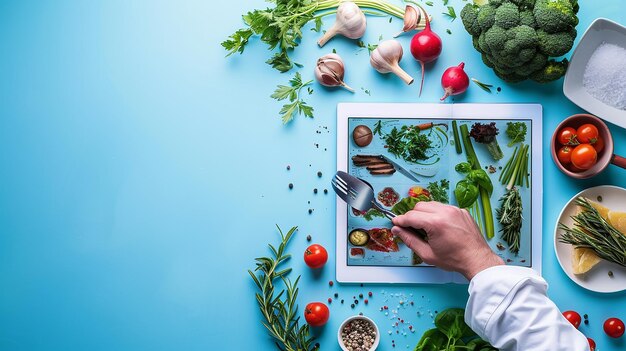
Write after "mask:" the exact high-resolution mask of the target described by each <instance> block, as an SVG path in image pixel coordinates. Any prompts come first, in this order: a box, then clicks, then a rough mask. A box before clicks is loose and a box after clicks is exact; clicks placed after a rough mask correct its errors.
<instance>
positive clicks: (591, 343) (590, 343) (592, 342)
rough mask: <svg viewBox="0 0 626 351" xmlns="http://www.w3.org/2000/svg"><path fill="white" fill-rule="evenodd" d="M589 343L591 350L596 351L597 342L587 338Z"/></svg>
mask: <svg viewBox="0 0 626 351" xmlns="http://www.w3.org/2000/svg"><path fill="white" fill-rule="evenodd" d="M587 341H589V349H591V351H596V342H595V341H593V339H592V338H587Z"/></svg>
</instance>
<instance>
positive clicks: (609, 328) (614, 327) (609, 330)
mask: <svg viewBox="0 0 626 351" xmlns="http://www.w3.org/2000/svg"><path fill="white" fill-rule="evenodd" d="M604 332H605V333H606V335H608V336H610V337H612V338H619V337H620V336H622V335H624V322H622V321H621V320H620V319H619V318H609V319H607V320H606V321H604Z"/></svg>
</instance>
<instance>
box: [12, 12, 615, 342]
mask: <svg viewBox="0 0 626 351" xmlns="http://www.w3.org/2000/svg"><path fill="white" fill-rule="evenodd" d="M394 2H395V3H397V4H399V2H398V1H394ZM434 2H435V5H436V6H435V7H434V8H431V10H432V11H431V12H432V14H433V15H434V17H435V21H434V23H433V28H434V30H435V31H437V32H438V33H439V34H440V36H441V37H442V38H443V39H444V51H443V54H442V56H441V57H440V58H439V60H437V62H436V63H435V64H434V65H431V66H430V67H428V72H427V76H426V82H425V87H424V94H423V95H422V97H421V99H418V98H417V90H418V87H417V85H416V84H414V85H412V86H408V87H407V86H405V85H404V84H403V83H402V82H401V81H400V80H399V79H397V78H395V77H392V76H381V75H380V74H378V73H377V72H375V71H374V70H372V69H371V68H370V66H369V64H368V63H367V61H368V54H367V50H364V49H359V48H357V47H356V46H355V45H354V43H353V42H351V41H349V40H345V39H339V38H338V39H333V40H332V41H331V42H329V43H328V44H327V46H326V47H324V48H323V49H319V48H318V47H317V45H316V44H315V41H316V38H317V34H316V33H313V32H310V31H309V30H308V29H305V37H304V40H303V43H302V45H301V46H300V47H299V48H298V50H297V52H296V53H295V54H294V58H295V59H296V61H298V62H301V63H302V64H304V66H305V67H304V69H303V70H302V74H303V76H304V78H305V79H312V78H313V75H312V72H311V71H312V66H313V63H314V61H315V59H316V58H317V57H318V56H321V55H322V54H325V53H327V52H330V51H331V49H332V48H336V49H337V51H338V53H339V54H340V55H342V56H343V58H344V60H345V61H346V66H347V73H346V81H347V82H348V84H350V85H352V86H353V87H354V88H356V90H357V92H356V93H355V94H350V93H349V92H347V91H343V90H339V91H333V90H330V89H324V88H322V87H320V86H319V85H314V86H313V87H314V90H315V93H314V94H313V95H311V96H310V97H307V100H308V101H309V103H310V104H311V105H312V106H314V107H315V119H305V118H302V117H298V118H297V119H296V120H295V121H294V122H293V123H292V124H290V125H288V126H282V125H281V123H280V119H279V117H278V115H277V112H278V110H279V109H280V106H281V104H280V103H277V102H275V101H273V100H271V99H270V98H269V95H270V94H271V93H272V91H273V89H274V88H275V86H276V85H277V84H283V83H285V82H286V81H287V79H288V78H289V77H290V76H291V74H288V75H286V74H285V75H281V74H278V73H277V72H276V71H274V70H272V69H271V68H270V67H269V66H268V65H266V64H264V63H263V62H264V61H265V60H266V59H267V58H269V56H270V53H269V52H268V51H267V50H266V47H265V46H263V45H261V44H259V42H258V41H257V40H253V42H252V43H251V45H250V46H249V47H248V48H247V49H246V52H245V55H243V56H239V55H236V56H234V57H230V58H228V59H225V58H224V54H225V52H224V51H223V50H222V48H221V47H220V46H219V43H220V42H221V41H222V40H223V39H224V38H226V37H227V36H228V35H229V34H230V33H232V32H233V31H234V30H236V29H237V28H239V27H240V25H241V22H240V15H241V14H243V13H244V12H245V11H247V10H251V9H253V8H260V7H264V6H266V4H265V3H264V2H263V1H261V0H254V1H238V2H234V1H221V2H219V5H218V4H217V3H212V2H209V1H192V0H189V1H121V0H112V1H106V2H97V1H69V0H58V1H0V51H1V52H2V54H1V55H0V77H1V78H0V167H1V168H0V169H1V171H0V349H2V350H84V349H90V350H174V349H177V350H200V349H204V350H207V349H209V350H217V349H232V350H243V349H267V350H270V349H273V344H272V342H271V341H270V339H269V338H268V337H267V335H266V333H265V330H264V328H263V327H262V326H261V325H260V323H259V321H260V314H259V312H258V311H257V307H256V302H255V300H254V297H253V293H254V287H253V284H252V282H251V280H250V278H249V277H248V274H247V272H246V270H247V269H249V268H252V267H253V265H254V263H253V258H254V257H257V256H260V255H264V254H268V252H267V250H266V248H265V245H266V244H267V243H268V242H276V240H277V239H278V234H277V232H276V230H275V227H274V225H275V224H278V225H280V226H281V227H282V228H283V229H285V230H286V229H288V228H289V227H290V226H294V225H298V226H299V228H300V229H299V233H298V234H297V235H296V237H295V238H294V240H293V242H292V243H291V244H290V246H289V250H290V252H292V253H294V255H295V256H296V257H295V259H293V260H292V261H291V264H292V266H293V268H294V270H295V273H298V274H302V277H303V278H302V283H301V294H300V297H299V302H300V303H301V306H303V304H305V303H306V302H309V301H312V300H322V301H323V300H326V298H327V297H329V296H331V295H332V294H333V293H335V292H337V293H339V294H340V296H341V297H345V298H346V299H347V301H346V303H345V304H344V305H340V304H338V303H337V301H335V302H333V304H332V305H331V314H332V317H331V320H330V322H329V323H328V324H327V325H326V326H325V327H324V328H322V329H321V330H316V331H315V334H316V335H317V336H318V337H319V339H320V342H321V343H322V349H331V350H332V349H338V346H337V344H336V331H337V328H338V326H339V324H340V323H341V321H342V320H343V319H344V318H345V317H347V316H349V315H353V314H356V313H357V312H364V313H366V314H367V315H369V316H371V317H373V318H374V319H375V320H376V321H377V323H378V325H379V327H380V328H381V332H382V333H383V334H384V335H383V338H382V342H381V347H380V349H381V350H391V349H392V346H391V340H395V342H396V348H397V349H407V348H408V349H412V347H413V346H414V345H415V343H416V342H417V340H418V338H419V336H420V335H421V334H422V332H423V331H424V330H425V329H426V328H428V327H429V326H430V325H431V323H432V319H431V317H430V313H433V312H434V311H436V310H441V309H443V308H446V307H451V306H459V307H462V306H464V305H465V302H466V298H467V293H466V287H465V286H454V285H446V286H389V285H387V286H384V285H383V286H366V287H363V288H362V287H360V286H358V285H356V286H354V285H353V286H339V285H338V284H335V286H333V287H329V286H328V281H329V280H331V279H333V277H334V259H333V257H332V255H331V258H330V259H329V262H328V264H327V265H326V267H325V268H324V269H323V271H321V272H317V273H314V272H312V271H310V270H308V269H307V268H306V267H304V264H303V262H302V260H301V259H300V255H301V253H302V252H303V250H304V248H305V247H306V245H307V242H306V240H305V237H306V235H307V234H311V235H312V237H313V241H315V242H319V243H321V244H324V245H325V246H326V247H327V248H329V251H331V252H333V251H334V196H333V195H332V194H330V193H329V194H328V195H324V194H323V193H319V194H317V195H314V194H313V191H312V190H313V188H315V187H317V188H323V187H328V186H329V181H330V176H331V175H332V174H333V173H334V170H335V138H336V135H335V108H336V103H338V102H342V101H345V102H349V101H361V102H416V101H420V102H435V101H438V98H439V97H440V95H441V88H440V85H439V77H440V75H441V73H442V72H443V70H444V69H445V68H446V67H448V66H451V65H456V64H458V63H459V61H461V60H463V61H465V63H466V65H467V66H466V67H467V71H468V73H469V75H470V76H471V77H476V78H478V79H479V80H481V81H483V82H487V83H492V84H495V85H497V86H501V87H502V92H501V93H496V92H494V93H492V94H487V93H485V92H483V91H482V90H480V89H478V88H477V87H476V86H473V85H472V86H471V87H470V90H469V91H468V92H467V93H466V94H465V95H463V96H461V97H459V98H457V99H455V101H457V102H501V103H504V102H520V103H521V102H539V103H542V104H543V106H544V129H543V132H544V136H545V137H546V138H545V140H544V143H545V145H546V148H545V149H544V155H543V158H544V162H543V165H544V169H543V176H544V184H545V186H544V224H543V229H544V249H543V256H544V262H543V267H544V269H543V273H544V276H545V278H546V279H547V281H548V282H549V283H550V290H549V294H550V296H551V297H552V298H553V299H554V301H555V302H556V303H557V305H558V306H559V307H560V308H561V309H576V310H578V311H579V312H580V313H581V314H582V313H587V314H588V315H589V319H590V321H591V323H590V325H589V326H583V327H581V329H582V331H583V332H584V333H585V334H587V335H589V336H591V337H593V338H595V339H596V341H597V344H598V346H599V348H600V349H602V350H617V349H623V347H624V345H625V344H624V340H621V341H617V342H615V341H612V340H609V339H608V337H606V336H605V335H604V334H603V332H602V326H601V325H602V321H603V320H604V319H605V318H607V317H609V316H613V315H617V316H619V317H621V318H622V319H626V314H624V311H626V295H624V293H618V294H606V295H604V294H595V293H592V292H589V291H586V290H583V289H582V288H579V287H578V286H577V285H575V284H574V283H573V282H571V281H570V280H569V279H568V278H567V277H566V276H565V274H564V273H563V272H562V271H561V268H560V267H559V266H558V263H557V261H556V258H555V255H554V251H553V245H552V235H553V234H552V233H553V229H554V225H555V221H556V217H557V215H558V213H559V211H560V210H561V208H562V206H563V205H564V204H565V202H566V201H567V200H568V199H569V198H570V197H571V196H572V195H574V194H575V193H577V192H578V191H580V190H582V189H584V188H587V187H589V186H593V185H599V184H615V185H620V186H626V177H625V176H626V171H624V170H622V169H618V168H616V167H609V169H607V170H606V171H605V172H604V173H603V174H602V175H601V176H599V177H596V178H594V179H590V180H586V181H577V180H573V179H569V178H567V177H566V176H565V175H563V174H561V173H560V172H559V171H558V170H557V169H556V167H555V166H554V164H553V162H552V160H551V158H550V155H549V149H548V147H547V146H548V137H549V136H550V135H551V133H552V131H553V129H554V128H555V127H556V125H557V124H558V123H559V121H561V120H562V119H563V118H564V117H565V116H568V115H571V114H573V113H577V112H580V110H579V109H578V108H577V107H576V106H574V105H573V104H572V103H570V102H569V101H568V100H566V99H565V98H564V97H563V95H562V93H561V82H556V83H553V84H550V85H546V86H539V85H537V84H533V83H522V84H518V85H515V86H509V85H505V84H503V83H501V82H500V81H499V80H498V79H497V78H496V77H495V76H494V74H493V73H492V72H491V71H490V70H488V69H486V68H485V67H484V66H483V64H482V63H481V61H480V57H479V55H478V54H477V53H476V52H475V51H474V49H473V48H472V47H471V41H470V40H469V36H468V34H467V33H465V32H464V30H463V28H462V23H461V21H460V20H459V19H457V20H456V21H454V22H452V23H451V22H450V21H449V20H448V19H445V18H444V17H443V16H442V15H441V12H442V4H441V1H438V0H434ZM462 3H463V2H462V1H454V0H453V1H451V4H452V5H454V6H455V7H456V10H457V13H458V12H460V10H461V4H462ZM580 3H581V4H580V5H581V11H580V24H579V26H578V29H579V30H580V31H581V32H582V31H583V30H584V29H585V28H586V27H587V26H588V25H589V23H590V22H591V21H592V20H593V19H595V18H597V17H600V16H602V17H607V18H610V19H613V20H616V21H619V22H622V23H626V12H624V11H623V5H622V4H621V1H618V0H611V1H608V0H607V1H602V2H601V4H599V3H598V2H593V1H588V0H581V1H580ZM368 21H369V22H368V31H367V33H366V36H365V37H364V39H363V40H364V42H366V43H375V42H377V41H378V37H379V35H381V34H382V35H383V37H384V38H385V39H388V38H390V37H391V35H392V34H394V33H395V32H397V31H398V29H399V28H400V27H401V21H400V20H398V19H394V20H393V21H392V23H391V24H390V23H388V18H386V17H384V18H372V17H370V18H368ZM331 22H332V19H330V18H328V19H326V20H325V21H324V28H327V27H328V26H329V25H330V23H331ZM446 28H450V29H451V31H452V35H448V34H446V33H445V29H446ZM579 38H580V36H579ZM401 41H402V42H403V43H404V44H405V48H406V47H407V45H408V42H409V41H410V36H404V37H402V38H401ZM402 66H403V67H405V69H406V70H407V71H409V73H411V74H413V75H415V76H417V75H418V73H419V70H418V68H417V67H418V65H417V64H416V63H415V62H414V61H413V60H412V58H411V57H410V55H408V52H407V56H406V58H405V60H404V61H403V62H402ZM361 88H363V89H368V90H370V91H371V96H370V95H367V94H365V93H364V92H363V90H362V89H361ZM324 127H328V129H325V128H324ZM611 129H612V131H613V133H614V138H615V139H616V141H617V143H616V144H617V145H616V151H617V152H618V153H621V154H626V144H625V143H624V140H626V131H625V130H624V129H621V128H618V127H615V126H611ZM318 132H320V133H318ZM315 144H319V147H316V145H315ZM287 165H291V171H287V170H286V166H287ZM317 171H322V172H323V176H322V177H321V178H318V177H317V174H316V173H317ZM290 182H293V183H294V185H295V187H294V189H293V190H292V191H289V189H288V187H287V184H288V183H290ZM309 201H310V204H309V203H308V202H309ZM309 208H313V209H315V210H314V212H313V214H311V215H309V214H308V209H309ZM367 291H372V292H373V294H374V296H373V297H372V298H371V299H370V303H369V305H368V306H364V304H363V303H361V304H359V305H358V306H357V307H356V308H355V309H354V310H352V309H351V308H350V306H349V305H348V301H349V300H351V297H352V295H358V294H359V293H366V292H367ZM392 294H400V295H399V297H396V296H395V295H392ZM410 294H413V296H411V295H410ZM402 295H404V296H405V297H406V299H407V301H408V300H415V304H414V306H411V307H402V308H401V309H400V310H399V311H398V313H399V315H401V316H402V317H404V318H405V319H406V321H407V322H409V321H410V323H411V324H412V325H413V326H414V327H415V329H417V332H416V333H414V334H413V333H410V332H409V333H408V335H407V336H403V335H401V334H395V335H393V336H390V335H388V334H387V333H386V331H387V330H392V331H393V332H394V333H395V330H396V329H393V328H392V327H391V324H392V323H393V321H391V320H389V317H388V316H385V315H384V314H383V313H382V312H380V311H379V308H380V307H381V306H383V305H389V307H390V308H391V309H395V307H396V306H397V305H399V303H398V301H399V299H400V298H402ZM422 296H423V297H422ZM418 312H419V314H418Z"/></svg>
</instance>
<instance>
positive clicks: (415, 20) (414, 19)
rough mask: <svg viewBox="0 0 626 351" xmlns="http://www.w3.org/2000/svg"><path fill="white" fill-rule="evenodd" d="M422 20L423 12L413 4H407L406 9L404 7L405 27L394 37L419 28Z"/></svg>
mask: <svg viewBox="0 0 626 351" xmlns="http://www.w3.org/2000/svg"><path fill="white" fill-rule="evenodd" d="M421 20H422V12H421V11H419V10H417V9H416V8H415V7H413V6H410V5H406V9H404V27H403V28H402V32H400V33H398V34H396V35H394V36H393V37H394V38H395V37H397V36H399V35H400V34H402V33H406V32H410V31H412V30H415V29H417V28H418V25H419V23H420V21H421Z"/></svg>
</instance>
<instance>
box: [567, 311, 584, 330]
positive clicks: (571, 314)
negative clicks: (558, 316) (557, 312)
mask: <svg viewBox="0 0 626 351" xmlns="http://www.w3.org/2000/svg"><path fill="white" fill-rule="evenodd" d="M563 317H565V319H567V320H568V321H569V322H570V323H572V325H573V326H574V327H576V329H578V327H579V326H580V322H581V321H582V319H581V318H580V315H579V314H578V312H576V311H565V312H563Z"/></svg>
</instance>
